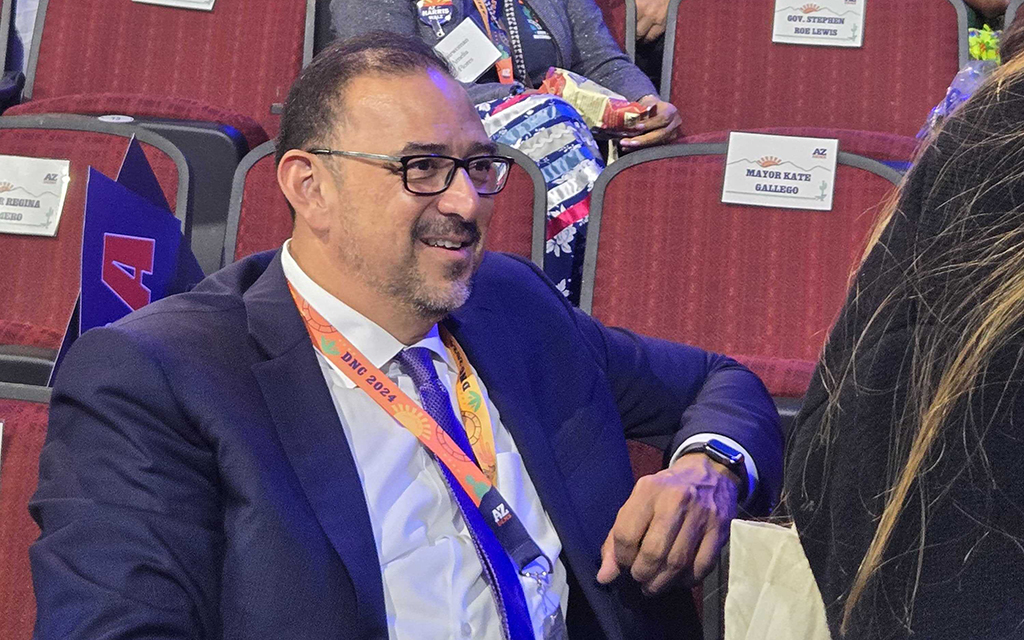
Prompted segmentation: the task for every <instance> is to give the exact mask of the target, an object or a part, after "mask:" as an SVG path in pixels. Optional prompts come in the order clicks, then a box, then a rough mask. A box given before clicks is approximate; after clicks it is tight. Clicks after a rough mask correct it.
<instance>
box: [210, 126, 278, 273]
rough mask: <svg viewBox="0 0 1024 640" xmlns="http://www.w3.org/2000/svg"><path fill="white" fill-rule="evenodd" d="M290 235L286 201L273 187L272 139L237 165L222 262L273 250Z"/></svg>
mask: <svg viewBox="0 0 1024 640" xmlns="http://www.w3.org/2000/svg"><path fill="white" fill-rule="evenodd" d="M291 235H292V218H291V214H290V213H289V211H288V201H287V200H285V198H284V194H283V193H281V189H280V187H278V186H277V166H276V165H275V163H274V141H273V140H270V141H269V142H264V143H263V144H261V145H260V146H258V147H256V148H255V149H253V150H252V151H250V152H249V153H248V155H246V156H245V157H244V158H242V161H241V162H240V163H239V164H238V168H237V169H236V170H235V178H234V182H233V184H232V187H231V203H230V205H229V208H228V224H227V231H226V232H225V235H224V263H225V264H229V263H231V262H234V261H235V260H240V259H242V258H244V257H246V256H249V255H252V254H254V253H259V252H260V251H267V250H269V249H276V248H278V247H280V246H281V244H282V243H283V242H284V241H285V240H287V239H288V238H289V237H290V236H291Z"/></svg>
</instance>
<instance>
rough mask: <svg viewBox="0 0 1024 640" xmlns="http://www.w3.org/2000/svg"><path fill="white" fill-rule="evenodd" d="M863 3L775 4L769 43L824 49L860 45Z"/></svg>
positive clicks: (778, 0) (788, 0) (800, 0)
mask: <svg viewBox="0 0 1024 640" xmlns="http://www.w3.org/2000/svg"><path fill="white" fill-rule="evenodd" d="M866 2H867V0H814V2H805V1H804V0H775V23H774V26H773V27H772V42H781V43H785V44H810V45H817V46H825V47H859V46H862V45H863V44H864V4H865V3H866Z"/></svg>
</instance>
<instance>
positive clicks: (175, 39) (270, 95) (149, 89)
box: [24, 0, 315, 136]
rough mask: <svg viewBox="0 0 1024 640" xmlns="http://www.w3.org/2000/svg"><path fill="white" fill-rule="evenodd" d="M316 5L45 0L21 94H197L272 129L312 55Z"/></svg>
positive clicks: (261, 0)
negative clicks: (199, 6)
mask: <svg viewBox="0 0 1024 640" xmlns="http://www.w3.org/2000/svg"><path fill="white" fill-rule="evenodd" d="M314 5H315V1H314V0H217V2H216V3H215V4H214V7H213V10H212V11H196V10H189V9H179V8H174V7H165V6H157V5H151V4H143V3H139V2H109V1H108V0H40V2H39V9H38V14H37V17H36V27H35V33H36V34H37V35H36V37H35V40H34V42H33V45H32V52H31V53H30V55H29V63H28V73H27V76H28V78H27V80H26V84H25V92H24V99H25V100H32V99H45V98H55V97H60V96H66V95H74V94H105V93H106V94H132V95H140V96H149V97H156V98H163V97H166V98H190V99H194V100H198V101H200V102H203V103H206V104H210V105H213V106H216V107H221V108H225V109H230V110H232V111H236V112H238V113H241V114H243V115H246V116H249V117H250V118H253V119H254V120H256V121H257V122H259V123H260V124H261V125H263V128H264V129H265V130H266V132H267V133H268V134H269V135H271V136H274V135H276V134H277V130H278V127H279V120H280V115H279V114H280V108H279V105H281V104H283V103H284V100H285V97H286V96H287V94H288V89H289V87H290V86H291V84H292V82H293V81H294V80H295V78H296V77H298V74H299V71H300V70H301V69H302V66H303V65H304V64H305V62H307V61H308V60H309V57H310V56H311V55H312V47H313V43H312V37H313V28H312V27H313V19H314ZM99 43H102V45H100V44H99Z"/></svg>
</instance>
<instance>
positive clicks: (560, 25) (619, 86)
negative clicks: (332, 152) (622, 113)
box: [331, 0, 657, 103]
mask: <svg viewBox="0 0 1024 640" xmlns="http://www.w3.org/2000/svg"><path fill="white" fill-rule="evenodd" d="M526 2H527V4H528V5H529V7H530V8H531V9H532V10H533V11H534V13H535V14H536V15H537V16H538V18H539V19H540V20H541V22H543V23H544V26H545V27H547V30H548V33H550V34H551V37H552V39H553V40H554V43H555V50H556V55H557V66H559V67H562V68H563V69H569V70H570V71H574V72H576V73H578V74H580V75H582V76H585V77H587V78H589V79H591V80H593V81H594V82H597V83H598V84H600V85H602V86H604V87H607V88H609V89H611V90H612V91H615V92H618V93H621V94H622V95H624V96H626V97H627V98H629V99H630V100H637V99H639V98H641V97H643V96H646V95H650V94H657V91H656V90H655V88H654V85H652V84H651V81H650V80H649V79H648V78H647V76H645V75H644V74H643V72H642V71H640V69H638V68H637V66H636V65H634V64H633V63H632V62H630V61H629V58H627V57H626V54H624V53H622V50H621V49H619V45H618V44H617V43H616V42H615V39H614V38H612V35H611V33H609V31H608V27H607V26H606V25H605V23H604V17H603V16H602V15H601V10H600V9H599V8H598V7H597V5H596V4H595V3H594V0H526ZM467 7H468V8H470V9H472V8H473V4H472V3H471V2H468V0H467V1H465V2H463V0H454V6H453V9H454V15H453V16H452V19H451V20H450V21H449V22H448V23H447V24H445V25H443V28H444V31H445V33H446V34H447V33H450V32H451V30H452V29H454V28H455V27H456V26H458V25H459V24H461V23H462V20H463V19H464V18H465V17H466V10H467ZM331 25H332V27H333V28H334V33H335V36H336V37H337V38H339V39H345V38H350V37H352V36H357V35H361V34H364V33H368V32H370V31H378V30H379V31H392V32H395V33H402V34H407V35H419V37H421V38H423V40H424V42H426V43H427V44H429V45H431V46H434V45H435V44H437V41H438V40H439V38H438V37H437V34H435V33H434V30H433V28H431V27H430V26H429V25H426V24H424V23H423V22H422V21H420V19H419V14H418V12H417V10H416V4H415V2H414V0H331ZM514 86H515V87H518V86H519V85H518V84H517V85H503V84H500V83H497V82H489V83H482V84H470V85H466V90H467V91H468V92H469V96H470V98H472V99H473V101H474V102H476V103H480V102H486V101H488V100H494V99H495V98H503V97H507V96H508V95H510V94H511V93H512V87H514Z"/></svg>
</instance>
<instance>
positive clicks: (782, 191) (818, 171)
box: [722, 132, 839, 211]
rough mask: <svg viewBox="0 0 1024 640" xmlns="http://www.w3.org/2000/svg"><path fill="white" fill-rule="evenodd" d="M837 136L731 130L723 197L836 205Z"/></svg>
mask: <svg viewBox="0 0 1024 640" xmlns="http://www.w3.org/2000/svg"><path fill="white" fill-rule="evenodd" d="M838 154H839V141H838V140H834V139H829V138H801V137H797V136H770V135H764V134H759V133H738V132H733V133H731V134H729V151H728V153H727V154H726V159H725V181H724V184H723V186H722V202H728V203H731V204H753V205H758V206H761V207H780V208H783V209H812V210H816V211H831V210H832V192H833V189H834V187H835V175H836V156H837V155H838Z"/></svg>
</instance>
